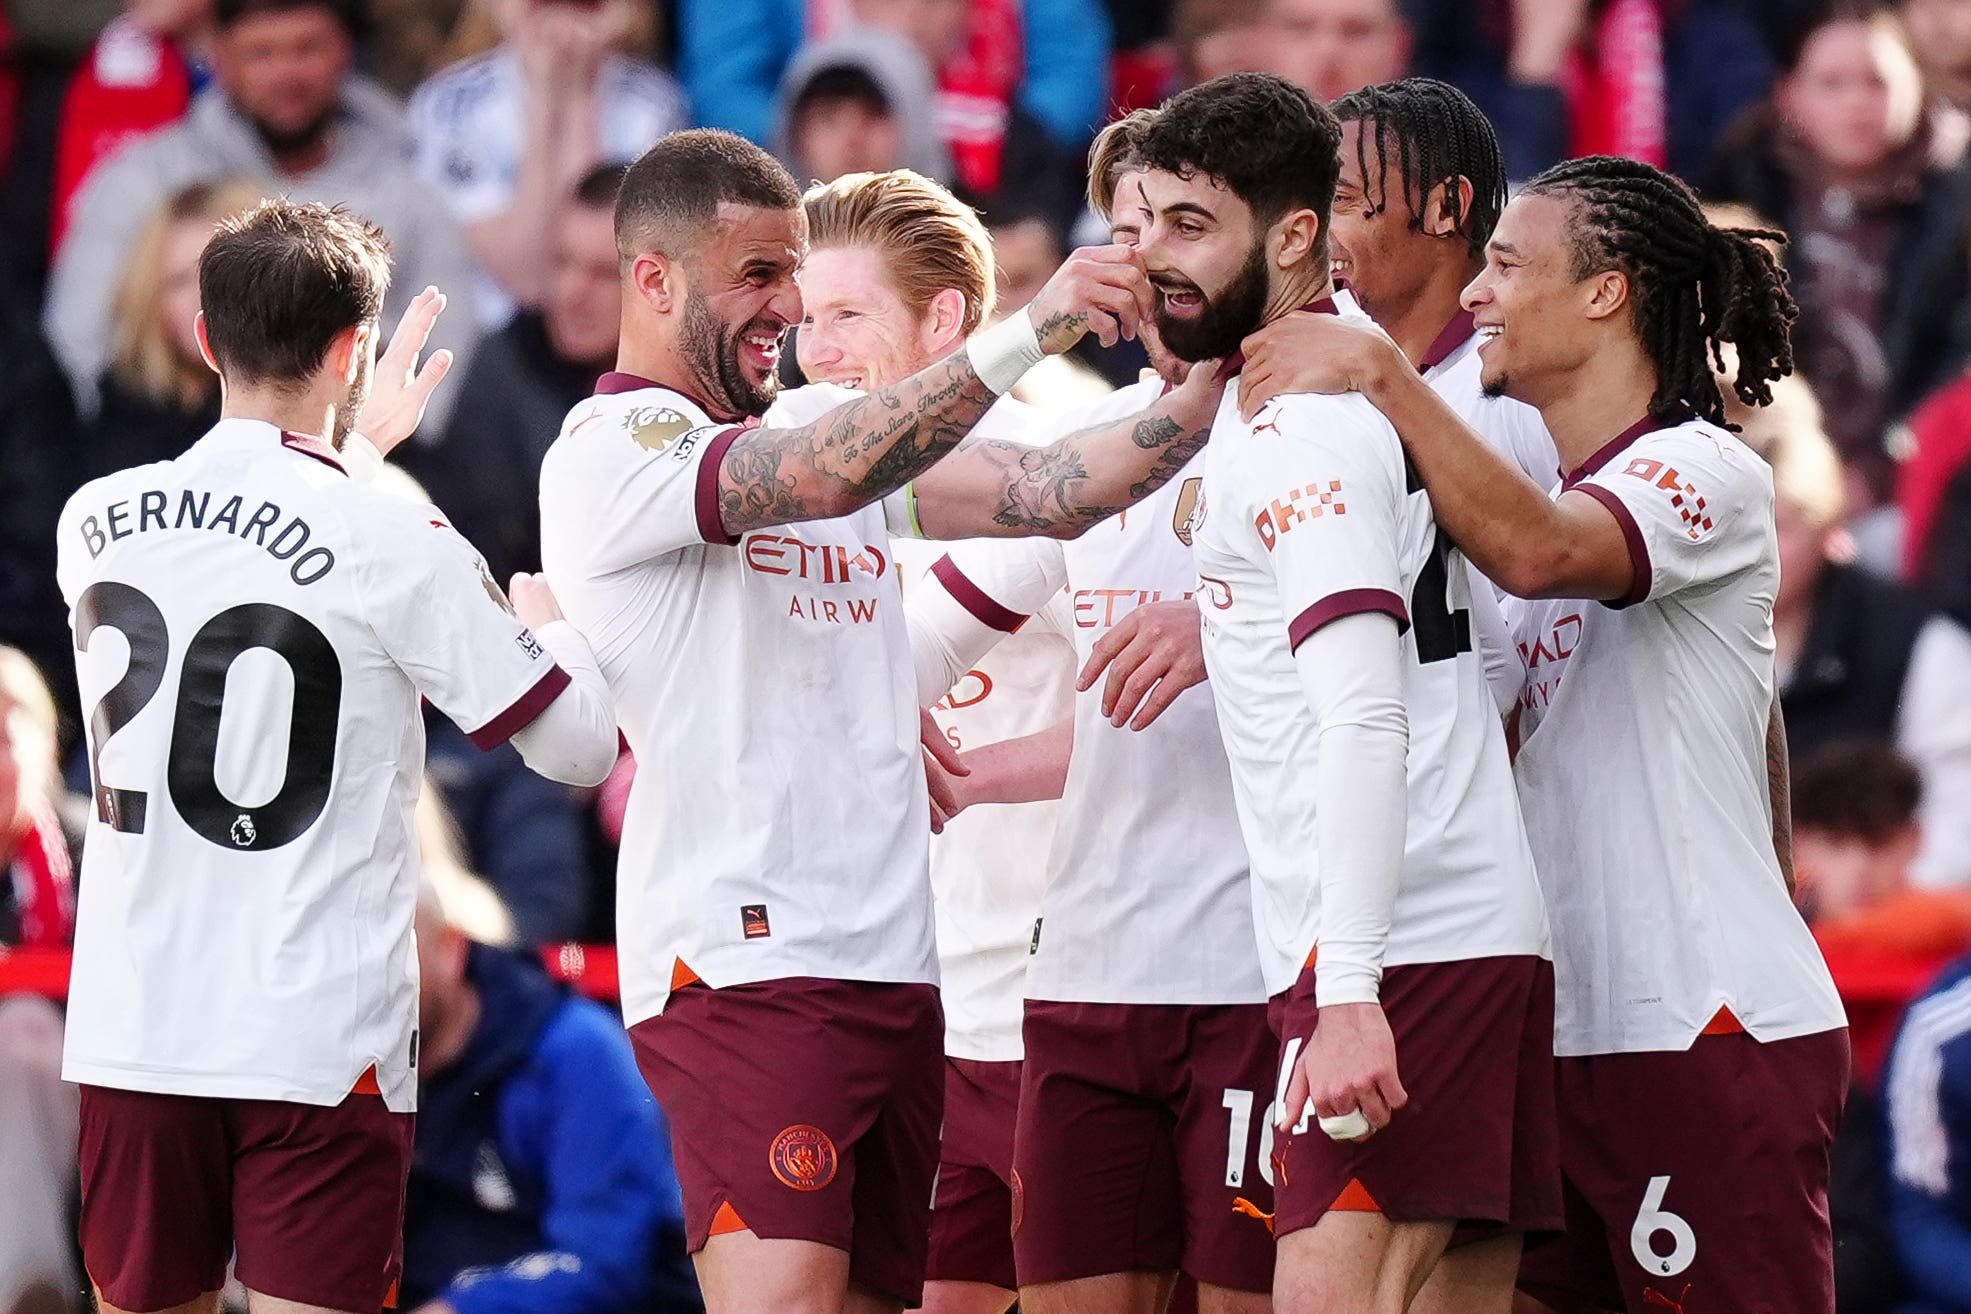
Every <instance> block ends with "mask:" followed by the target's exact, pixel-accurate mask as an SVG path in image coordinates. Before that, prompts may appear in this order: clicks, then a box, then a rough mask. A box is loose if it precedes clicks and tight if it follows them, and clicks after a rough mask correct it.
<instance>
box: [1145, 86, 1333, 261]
mask: <svg viewBox="0 0 1971 1314" xmlns="http://www.w3.org/2000/svg"><path fill="white" fill-rule="evenodd" d="M1138 153H1139V154H1140V155H1141V157H1142V160H1143V163H1144V164H1145V165H1147V166H1149V167H1150V168H1152V169H1158V170H1161V171H1163V172H1165V173H1174V174H1176V175H1178V176H1179V177H1181V178H1190V177H1192V176H1193V175H1195V174H1204V175H1205V176H1206V177H1209V178H1215V179H1217V180H1218V181H1219V182H1220V183H1222V184H1224V185H1225V186H1226V187H1227V188H1229V189H1231V191H1232V192H1233V193H1234V194H1235V195H1237V196H1238V197H1240V198H1241V199H1242V200H1244V201H1245V202H1246V204H1247V205H1250V206H1251V207H1252V212H1253V216H1254V217H1255V218H1256V219H1257V220H1258V221H1259V222H1260V223H1261V224H1262V225H1270V224H1272V223H1273V222H1274V221H1275V220H1277V219H1278V218H1280V216H1281V215H1284V214H1286V213H1287V212H1288V211H1289V210H1295V209H1307V210H1312V211H1314V212H1315V213H1316V214H1318V215H1319V216H1320V217H1321V238H1322V241H1323V243H1324V244H1325V242H1326V240H1327V223H1328V216H1329V214H1330V213H1331V212H1332V211H1333V210H1334V205H1335V177H1336V175H1337V174H1338V173H1339V172H1340V170H1341V124H1340V123H1339V122H1337V121H1336V119H1335V116H1334V115H1333V114H1331V113H1329V112H1328V109H1327V107H1326V106H1324V105H1322V104H1321V102H1319V101H1318V100H1315V99H1314V97H1312V96H1310V95H1308V94H1307V92H1305V91H1304V90H1302V89H1301V88H1299V87H1297V86H1295V85H1294V84H1293V83H1291V82H1289V81H1287V80H1286V79H1285V78H1280V77H1275V76H1273V75H1272V74H1270V73H1228V74H1226V75H1225V76H1224V77H1222V78H1213V79H1212V80H1211V81H1210V82H1206V83H1204V84H1202V85H1201V86H1196V87H1192V88H1191V89H1190V90H1188V91H1182V92H1179V93H1178V94H1177V95H1175V96H1173V97H1171V98H1170V100H1169V101H1167V102H1166V103H1165V104H1164V106H1163V108H1162V109H1161V110H1160V111H1158V113H1157V117H1156V119H1155V120H1154V121H1153V122H1152V123H1151V124H1150V126H1149V127H1148V128H1147V129H1145V130H1144V132H1143V137H1142V141H1141V144H1140V145H1139V147H1138Z"/></svg>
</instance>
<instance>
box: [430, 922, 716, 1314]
mask: <svg viewBox="0 0 1971 1314" xmlns="http://www.w3.org/2000/svg"><path fill="white" fill-rule="evenodd" d="M466 977H467V979H468V980H469V981H470V982H471V983H472V984H473V985H474V986H475V987H476V988H477V989H478V991H479V997H480V1002H481V1005H482V1010H481V1021H480V1025H479V1029H478V1030H477V1031H476V1032H475V1033H474V1034H473V1037H472V1040H471V1042H470V1043H469V1044H468V1045H467V1046H466V1049H465V1052H464V1053H463V1054H461V1055H460V1056H459V1058H458V1060H457V1061H456V1062H454V1063H452V1064H451V1065H450V1066H449V1067H447V1068H446V1069H445V1070H444V1071H442V1072H439V1073H436V1074H434V1075H431V1076H429V1077H427V1078H426V1080H425V1081H424V1083H423V1085H422V1086H421V1088H420V1090H419V1093H418V1120H417V1151H416V1156H415V1159H414V1160H413V1164H412V1168H411V1180H410V1191H409V1197H408V1200H407V1202H406V1213H405V1227H404V1280H403V1290H402V1293H401V1299H400V1302H399V1306H398V1307H399V1308H400V1309H412V1308H415V1307H416V1306H417V1305H419V1304H420V1303H422V1302H424V1301H427V1300H433V1299H438V1298H443V1299H444V1300H445V1301H446V1302H448V1303H449V1304H450V1305H452V1306H453V1308H455V1309H457V1310H458V1311H459V1314H618V1312H620V1314H632V1311H634V1314H673V1312H674V1311H684V1310H696V1309H698V1308H699V1301H698V1293H697V1288H696V1285H695V1284H694V1283H693V1281H692V1278H691V1274H690V1268H689V1262H688V1261H687V1260H686V1258H685V1254H684V1224H683V1217H684V1209H683V1202H682V1199H681V1196H680V1194H679V1190H678V1181H677V1172H676V1170H675V1169H674V1168H673V1166H672V1163H671V1151H670V1128H669V1127H668V1126H667V1125H666V1123H665V1120H664V1115H663V1113H662V1112H661V1111H660V1110H659V1109H658V1107H657V1103H656V1101H655V1100H653V1099H652V1098H651V1096H650V1090H649V1088H648V1087H647V1086H645V1085H644V1082H643V1077H642V1075H641V1074H640V1073H639V1072H638V1071H637V1067H636V1061H635V1059H634V1057H633V1056H632V1054H631V1050H630V1044H629V1039H628V1037H626V1036H625V1035H624V1034H623V1027H622V1023H621V1022H620V1021H618V1020H617V1019H616V1018H615V1017H614V1016H613V1015H612V1014H610V1013H608V1012H607V1011H605V1010H604V1009H602V1008H601V1007H599V1006H598V1005H596V1004H594V1003H592V1002H590V1001H589V1000H586V999H582V998H580V997H578V996H576V995H575V994H573V993H572V992H571V991H569V990H568V989H567V988H566V987H564V986H562V985H560V984H559V983H557V982H556V981H554V980H553V979H552V978H550V977H549V976H548V974H547V973H546V971H545V970H543V969H542V967H541V966H540V964H539V963H538V962H537V961H535V960H533V959H531V958H528V957H524V956H521V955H518V954H513V953H507V952H503V951H500V950H496V949H488V948H485V947H483V946H474V947H473V948H472V950H471V954H470V957H469V959H468V961H467V966H466Z"/></svg>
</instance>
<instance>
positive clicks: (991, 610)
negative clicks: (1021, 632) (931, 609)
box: [931, 555, 1027, 634]
mask: <svg viewBox="0 0 1971 1314" xmlns="http://www.w3.org/2000/svg"><path fill="white" fill-rule="evenodd" d="M931 575H932V577H933V578H935V579H936V580H937V582H938V583H940V584H942V585H944V591H945V592H946V593H949V594H950V595H951V596H952V597H953V598H955V599H957V601H958V605H959V606H961V607H963V608H964V609H965V610H966V611H969V612H971V613H972V618H973V619H974V620H976V621H978V622H979V623H980V624H981V625H990V626H991V627H992V628H993V629H995V630H998V631H999V632H1000V633H1002V634H1011V633H1012V632H1013V631H1015V630H1017V629H1019V628H1020V626H1022V625H1024V624H1026V623H1027V618H1026V617H1025V616H1022V615H1020V613H1019V612H1017V611H1014V610H1013V609H1012V608H1011V607H1002V606H1000V605H999V604H998V603H997V602H994V601H993V600H992V599H991V598H989V597H987V596H986V592H985V590H984V589H982V588H980V587H979V586H978V585H976V584H974V583H973V582H972V581H971V580H970V579H968V578H966V575H965V572H964V571H962V570H960V569H959V568H958V563H957V562H955V561H953V560H952V559H951V558H950V556H948V555H947V556H942V557H939V558H938V560H937V564H936V565H934V566H932V567H931Z"/></svg>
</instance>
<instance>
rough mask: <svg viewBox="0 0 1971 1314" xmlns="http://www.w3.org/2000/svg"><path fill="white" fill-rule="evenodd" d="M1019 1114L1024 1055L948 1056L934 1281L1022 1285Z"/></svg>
mask: <svg viewBox="0 0 1971 1314" xmlns="http://www.w3.org/2000/svg"><path fill="white" fill-rule="evenodd" d="M1019 1114H1020V1064H1019V1062H1018V1061H1017V1060H1015V1061H1013V1062H1011V1063H986V1062H981V1061H979V1060H977V1059H962V1058H947V1059H945V1061H944V1142H943V1147H942V1149H941V1150H940V1151H939V1155H938V1191H937V1199H936V1201H935V1203H933V1204H932V1206H931V1264H930V1269H929V1271H928V1276H929V1277H930V1280H931V1281H933V1282H984V1283H987V1284H989V1285H991V1286H995V1287H1003V1288H1005V1289H1006V1290H1007V1291H1017V1290H1018V1289H1019V1285H1020V1284H1019V1281H1018V1279H1017V1278H1016V1277H1015V1276H1014V1267H1013V1127H1014V1123H1015V1122H1016V1120H1017V1119H1018V1118H1019Z"/></svg>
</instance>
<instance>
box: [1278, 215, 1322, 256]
mask: <svg viewBox="0 0 1971 1314" xmlns="http://www.w3.org/2000/svg"><path fill="white" fill-rule="evenodd" d="M1273 241H1274V244H1275V245H1274V251H1273V263H1274V264H1275V265H1276V266H1277V267H1279V268H1280V269H1296V268H1299V267H1300V265H1301V264H1302V263H1303V262H1304V261H1308V260H1312V259H1313V258H1314V255H1315V253H1316V252H1317V251H1318V250H1319V249H1320V244H1321V216H1320V215H1318V214H1316V213H1314V212H1313V211H1312V210H1294V211H1291V212H1289V213H1288V214H1287V216H1286V217H1285V218H1284V219H1281V220H1280V221H1279V222H1278V223H1277V224H1275V225H1274V226H1273Z"/></svg>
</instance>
